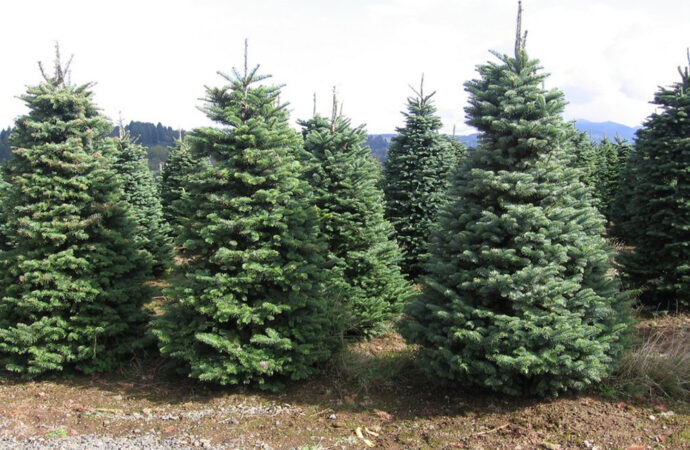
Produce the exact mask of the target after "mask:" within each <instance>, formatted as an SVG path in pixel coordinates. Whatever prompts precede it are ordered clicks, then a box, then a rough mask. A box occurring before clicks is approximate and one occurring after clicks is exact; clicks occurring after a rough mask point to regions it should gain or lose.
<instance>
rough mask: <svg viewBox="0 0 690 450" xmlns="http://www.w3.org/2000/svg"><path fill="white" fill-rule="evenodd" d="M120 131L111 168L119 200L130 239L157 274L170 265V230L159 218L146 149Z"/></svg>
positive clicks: (154, 185)
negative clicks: (115, 173) (115, 174)
mask: <svg viewBox="0 0 690 450" xmlns="http://www.w3.org/2000/svg"><path fill="white" fill-rule="evenodd" d="M120 130H121V131H120V137H119V138H118V139H116V141H115V143H116V149H117V158H116V161H115V168H116V169H117V171H118V173H119V174H120V177H121V178H122V187H123V190H124V198H123V199H124V201H125V203H126V204H127V206H128V207H129V211H130V216H131V217H132V220H133V223H134V226H135V233H134V242H135V243H136V245H137V246H138V247H140V248H142V249H143V250H144V252H145V254H146V255H147V257H148V258H149V260H150V263H151V266H152V269H153V273H154V274H155V275H160V274H161V273H163V271H165V269H166V268H167V267H169V266H170V265H171V264H172V246H171V245H170V238H169V236H168V235H169V232H170V231H169V229H168V225H167V223H166V222H165V221H164V220H163V211H162V208H161V201H160V197H159V195H158V189H157V186H156V182H155V180H154V179H153V174H152V173H151V171H150V170H149V167H148V162H147V158H146V149H145V148H144V147H142V146H141V145H137V144H135V143H134V142H132V139H131V136H130V135H129V133H127V132H126V131H124V127H122V126H120Z"/></svg>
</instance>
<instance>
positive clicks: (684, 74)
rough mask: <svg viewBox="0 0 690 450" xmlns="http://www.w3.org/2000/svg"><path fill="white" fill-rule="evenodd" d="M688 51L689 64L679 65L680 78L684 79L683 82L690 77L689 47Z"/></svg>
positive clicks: (689, 59) (689, 60)
mask: <svg viewBox="0 0 690 450" xmlns="http://www.w3.org/2000/svg"><path fill="white" fill-rule="evenodd" d="M686 52H687V57H688V65H687V66H685V68H683V67H681V66H678V73H679V74H680V78H681V79H682V80H683V83H685V82H686V81H687V80H688V79H690V48H687V49H686Z"/></svg>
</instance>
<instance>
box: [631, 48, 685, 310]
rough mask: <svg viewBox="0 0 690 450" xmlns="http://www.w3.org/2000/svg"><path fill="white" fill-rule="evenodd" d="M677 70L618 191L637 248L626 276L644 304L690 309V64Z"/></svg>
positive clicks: (640, 135) (659, 99) (662, 91)
mask: <svg viewBox="0 0 690 450" xmlns="http://www.w3.org/2000/svg"><path fill="white" fill-rule="evenodd" d="M688 62H690V52H689V53H688ZM678 71H679V72H680V76H681V79H680V82H677V83H675V84H673V85H672V86H671V87H668V88H660V89H659V91H658V92H657V93H656V94H655V96H654V102H653V103H654V104H655V105H657V107H658V110H657V111H658V112H655V113H654V114H652V115H651V116H650V117H649V118H648V119H647V120H646V121H645V123H644V125H643V128H642V129H640V130H639V131H638V133H637V142H636V145H635V152H634V153H633V154H632V155H631V156H630V158H629V162H628V167H629V169H628V171H627V173H626V182H625V188H626V189H625V190H622V191H621V192H620V194H619V196H620V197H621V198H619V209H622V211H619V220H620V226H621V227H622V230H623V234H624V235H626V237H627V238H628V240H629V242H628V243H629V244H631V245H632V246H633V247H634V251H632V252H631V253H629V254H625V255H621V257H620V262H621V264H622V266H623V269H624V273H625V276H626V280H627V281H628V282H630V283H631V284H632V285H634V286H636V287H639V288H641V289H642V291H641V295H640V301H641V302H642V303H643V304H644V305H646V306H648V307H650V308H655V309H656V308H660V309H667V310H671V311H678V310H690V265H689V264H688V261H690V234H689V233H688V230H689V229H690V177H688V164H689V162H690V146H689V145H688V142H690V118H689V117H690V68H688V67H685V69H684V70H681V69H680V68H679V70H678ZM621 204H623V206H622V207H621Z"/></svg>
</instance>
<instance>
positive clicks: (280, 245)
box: [154, 54, 337, 389]
mask: <svg viewBox="0 0 690 450" xmlns="http://www.w3.org/2000/svg"><path fill="white" fill-rule="evenodd" d="M257 71H258V66H257V67H255V68H254V69H251V70H248V69H247V64H246V54H245V70H244V72H243V73H240V72H239V71H237V70H234V77H230V76H227V75H225V74H222V73H221V76H223V78H225V79H226V80H227V82H228V84H227V85H224V86H221V87H218V88H208V89H207V92H206V105H205V106H204V108H203V110H204V111H205V112H206V114H207V115H208V117H209V118H210V119H211V120H213V121H214V122H215V123H216V124H217V125H218V126H219V128H199V129H196V130H194V131H193V132H192V133H190V135H189V136H188V139H189V141H190V145H191V152H192V157H193V158H195V159H197V160H203V159H210V160H212V161H213V164H212V165H208V166H206V167H205V168H203V169H202V170H200V171H195V172H192V173H190V174H189V175H188V176H187V178H186V180H185V184H186V186H187V188H188V195H187V196H186V197H183V200H184V205H183V208H184V214H185V216H186V219H185V220H186V226H185V227H182V228H180V235H179V236H178V238H177V244H178V245H179V246H180V247H182V257H183V259H184V260H185V262H184V264H183V265H182V266H180V272H181V273H182V274H184V277H178V278H174V279H173V280H172V282H171V290H170V292H169V297H170V298H172V299H173V302H172V303H171V304H169V305H168V307H167V310H166V312H165V314H164V315H163V316H162V317H161V318H160V319H159V320H157V321H156V322H155V323H154V333H155V334H156V335H157V336H158V338H159V344H160V349H161V352H162V353H163V354H164V355H168V356H170V357H173V358H176V359H178V360H181V361H182V362H184V365H185V366H186V367H187V368H188V370H189V375H190V376H191V377H194V378H198V379H200V380H203V381H208V382H214V383H218V384H247V383H251V384H255V385H258V386H260V387H263V388H271V389H273V388H277V387H279V386H280V384H281V382H282V380H284V379H301V378H304V377H306V376H308V375H310V374H312V373H314V372H315V371H316V369H317V367H316V366H317V364H319V363H321V362H322V361H325V360H326V359H328V357H329V356H330V354H331V351H332V349H333V346H334V345H335V344H336V343H337V342H336V339H334V338H335V336H334V335H333V330H332V327H333V321H334V318H333V317H331V313H330V309H329V303H328V302H329V301H333V300H335V299H331V298H326V295H325V293H324V284H325V281H326V280H327V277H328V268H327V267H326V265H325V259H324V254H325V253H326V246H325V241H324V240H323V238H322V237H321V234H320V231H319V227H318V219H317V216H316V211H315V208H314V204H313V201H312V196H311V193H310V188H309V185H308V183H306V181H304V180H303V178H302V177H303V166H302V165H301V164H300V163H299V161H298V160H297V159H296V156H295V155H296V154H297V153H298V152H302V151H303V150H302V149H301V147H302V139H301V137H300V135H299V134H297V133H296V132H295V131H294V130H292V129H291V128H290V125H289V122H288V113H287V110H286V104H282V103H280V101H279V98H278V97H279V94H280V87H278V86H266V85H263V84H260V82H261V81H263V80H265V79H266V78H267V77H266V76H260V75H258V74H257Z"/></svg>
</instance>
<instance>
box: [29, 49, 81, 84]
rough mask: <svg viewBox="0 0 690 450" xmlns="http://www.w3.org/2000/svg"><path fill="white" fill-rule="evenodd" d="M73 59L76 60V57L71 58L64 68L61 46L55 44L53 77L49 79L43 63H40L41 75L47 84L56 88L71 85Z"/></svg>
mask: <svg viewBox="0 0 690 450" xmlns="http://www.w3.org/2000/svg"><path fill="white" fill-rule="evenodd" d="M72 58H74V55H72V56H70V58H69V61H67V64H65V66H64V67H63V66H62V61H61V60H60V44H59V43H58V42H55V62H54V71H55V73H54V74H53V76H52V77H49V76H48V75H47V74H46V72H45V70H44V69H43V63H41V62H40V61H39V62H38V68H39V69H40V70H41V75H43V78H44V79H45V80H46V82H48V83H50V84H52V85H53V86H55V87H58V86H63V85H65V84H69V66H70V64H72Z"/></svg>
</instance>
